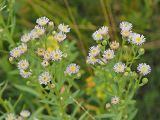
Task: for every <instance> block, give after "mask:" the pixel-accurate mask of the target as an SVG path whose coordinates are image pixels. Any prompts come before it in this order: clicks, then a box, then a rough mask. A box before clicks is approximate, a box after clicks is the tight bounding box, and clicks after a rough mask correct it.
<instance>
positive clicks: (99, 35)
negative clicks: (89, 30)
mask: <svg viewBox="0 0 160 120" xmlns="http://www.w3.org/2000/svg"><path fill="white" fill-rule="evenodd" d="M92 37H93V39H94V40H96V41H98V40H102V39H103V36H102V34H101V33H100V32H99V31H95V32H94V33H93V34H92Z"/></svg>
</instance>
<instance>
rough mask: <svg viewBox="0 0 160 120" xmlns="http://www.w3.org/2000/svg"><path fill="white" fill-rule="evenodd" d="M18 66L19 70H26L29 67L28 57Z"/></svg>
mask: <svg viewBox="0 0 160 120" xmlns="http://www.w3.org/2000/svg"><path fill="white" fill-rule="evenodd" d="M17 67H18V69H19V70H26V69H28V67H29V62H28V61H27V60H26V59H24V60H20V61H19V62H18V66H17Z"/></svg>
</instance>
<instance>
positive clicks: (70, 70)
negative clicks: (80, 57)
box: [64, 63, 80, 75]
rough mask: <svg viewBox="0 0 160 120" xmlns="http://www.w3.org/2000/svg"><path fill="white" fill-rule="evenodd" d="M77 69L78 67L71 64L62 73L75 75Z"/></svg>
mask: <svg viewBox="0 0 160 120" xmlns="http://www.w3.org/2000/svg"><path fill="white" fill-rule="evenodd" d="M79 69H80V67H79V66H78V65H76V64H75V63H71V64H70V65H68V66H67V68H66V70H65V72H64V73H65V74H68V75H72V74H76V73H78V72H79Z"/></svg>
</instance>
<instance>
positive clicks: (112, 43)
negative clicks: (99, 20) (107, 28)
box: [110, 41, 119, 50]
mask: <svg viewBox="0 0 160 120" xmlns="http://www.w3.org/2000/svg"><path fill="white" fill-rule="evenodd" d="M110 47H111V49H113V50H116V49H118V48H119V42H116V41H113V42H111V44H110Z"/></svg>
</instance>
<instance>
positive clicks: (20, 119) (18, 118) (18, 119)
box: [15, 116, 24, 120]
mask: <svg viewBox="0 0 160 120" xmlns="http://www.w3.org/2000/svg"><path fill="white" fill-rule="evenodd" d="M15 120H24V118H23V117H22V116H18V117H17V118H16V119H15Z"/></svg>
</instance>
